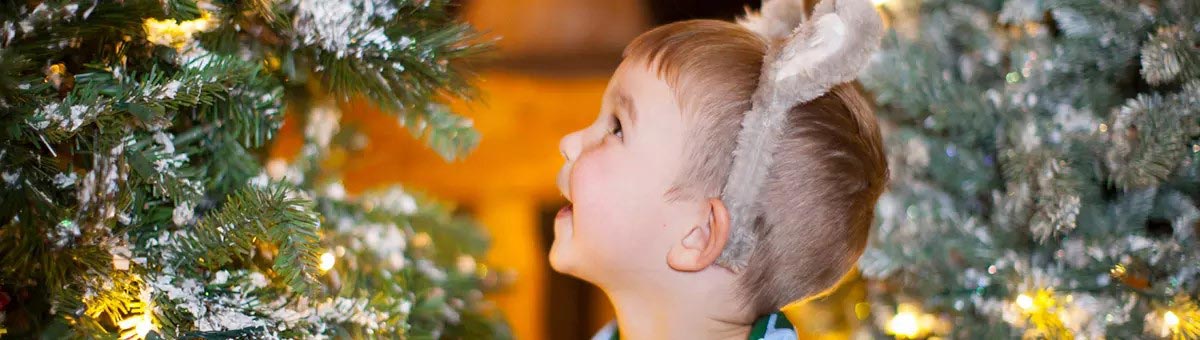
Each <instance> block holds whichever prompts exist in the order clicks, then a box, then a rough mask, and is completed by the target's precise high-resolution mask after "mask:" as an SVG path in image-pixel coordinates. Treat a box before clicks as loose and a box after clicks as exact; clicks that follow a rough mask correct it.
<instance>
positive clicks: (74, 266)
mask: <svg viewBox="0 0 1200 340" xmlns="http://www.w3.org/2000/svg"><path fill="white" fill-rule="evenodd" d="M447 7H448V1H446V0H346V1H324V0H292V1H288V0H244V1H234V0H212V1H193V0H161V1H160V0H125V1H92V0H79V1H66V0H46V1H10V2H4V4H3V5H0V127H2V131H0V172H2V175H3V180H2V182H0V336H15V337H34V336H40V337H45V338H60V337H89V338H91V337H95V338H116V337H120V338H142V337H147V336H149V337H166V338H179V337H186V338H195V337H203V338H228V337H247V336H252V337H284V338H298V337H299V338H308V337H339V338H340V337H402V338H404V337H407V338H417V339H420V338H439V337H445V338H491V337H506V333H505V332H506V331H505V327H504V325H503V324H502V323H501V322H500V321H499V319H498V316H496V315H494V314H493V313H492V312H491V311H489V310H488V309H486V308H484V307H485V306H486V304H485V303H484V302H483V301H482V300H481V295H482V294H481V289H484V286H485V285H484V284H483V282H484V281H485V280H484V276H483V275H484V273H485V272H486V270H477V267H479V266H481V265H480V264H477V263H476V262H475V261H474V259H475V258H476V257H478V256H479V255H481V252H482V251H484V248H485V246H486V241H485V239H484V238H483V236H482V235H481V234H480V233H479V232H478V230H477V229H476V228H475V226H474V225H473V224H472V223H471V222H470V221H469V220H466V219H463V218H459V217H453V216H452V215H451V214H450V212H449V211H448V209H447V208H446V207H443V206H440V205H438V204H436V203H434V202H429V201H427V200H425V199H421V198H415V197H414V196H412V195H410V194H409V193H406V192H405V191H403V190H401V189H400V188H398V187H392V188H383V189H379V190H374V191H372V192H368V193H364V194H361V195H355V196H349V195H347V194H346V193H345V191H344V190H343V189H341V185H340V184H339V183H340V182H339V181H338V179H337V178H336V174H332V173H329V172H327V171H323V170H322V168H321V166H320V165H321V163H322V160H323V159H324V158H326V157H327V156H328V155H329V150H330V149H331V148H334V147H340V146H338V145H339V144H346V143H361V141H360V140H358V139H356V138H350V137H346V136H344V135H345V134H342V133H338V131H339V130H338V128H337V120H338V114H337V105H336V102H337V101H339V100H344V99H346V98H351V97H362V98H366V99H368V100H370V101H371V102H373V103H374V104H376V105H378V106H379V107H381V108H384V109H386V110H388V111H391V112H396V114H397V116H398V121H399V123H400V124H405V125H406V126H408V127H409V128H410V130H411V131H412V132H414V134H415V136H416V137H417V138H422V139H424V140H426V141H428V142H429V144H430V145H431V146H432V147H433V148H434V149H435V150H436V151H438V152H439V153H440V154H442V155H443V156H445V157H447V158H454V157H457V156H458V155H460V154H462V153H463V152H466V151H468V150H469V149H471V148H472V147H473V146H474V144H475V143H476V140H477V137H476V135H475V132H474V131H473V130H471V128H470V125H469V121H467V120H465V119H462V118H460V117H458V116H455V115H453V114H451V113H449V112H447V111H446V110H445V108H444V107H443V106H441V105H439V104H438V100H440V99H443V98H446V97H447V96H465V95H469V94H470V88H469V87H468V86H467V85H466V79H465V78H466V77H467V74H464V73H463V70H461V69H460V68H461V66H462V62H463V60H464V58H467V57H469V56H471V55H473V54H476V53H477V52H479V51H481V48H484V47H483V45H480V44H477V43H476V42H478V37H477V36H476V34H475V33H473V32H472V30H471V29H470V27H468V26H466V25H464V24H461V23H459V22H456V21H454V20H453V18H452V16H451V15H450V14H449V13H448V12H447V9H448V8H447ZM285 111H286V112H290V114H293V115H295V116H297V117H298V118H299V119H298V120H299V121H301V122H302V125H303V126H304V130H305V137H306V138H305V143H304V146H303V148H302V151H301V155H299V157H297V158H296V159H297V160H296V161H293V162H292V163H290V164H288V163H284V162H282V161H273V162H270V163H269V164H268V165H265V166H264V164H263V163H264V162H265V158H266V152H265V146H266V145H267V144H268V143H269V142H270V141H271V138H272V136H273V134H274V133H275V132H276V131H277V129H278V128H279V126H280V124H281V122H282V117H283V115H284V112H285ZM493 275H494V274H493Z"/></svg>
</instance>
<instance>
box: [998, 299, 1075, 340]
mask: <svg viewBox="0 0 1200 340" xmlns="http://www.w3.org/2000/svg"><path fill="white" fill-rule="evenodd" d="M1013 304H1014V305H1016V306H1017V307H1018V308H1020V310H1021V313H1023V314H1024V316H1025V318H1026V319H1025V320H1028V321H1029V322H1031V323H1032V324H1033V327H1034V329H1035V330H1036V331H1037V333H1038V334H1039V336H1040V337H1042V338H1045V339H1072V338H1073V337H1074V334H1072V333H1071V330H1070V329H1067V326H1066V324H1065V323H1063V320H1062V314H1063V313H1064V310H1063V308H1064V307H1063V305H1062V304H1061V303H1060V301H1059V298H1058V297H1056V296H1055V295H1054V291H1053V290H1051V289H1038V290H1036V291H1033V292H1030V293H1021V294H1020V295H1017V297H1016V299H1014V301H1013Z"/></svg>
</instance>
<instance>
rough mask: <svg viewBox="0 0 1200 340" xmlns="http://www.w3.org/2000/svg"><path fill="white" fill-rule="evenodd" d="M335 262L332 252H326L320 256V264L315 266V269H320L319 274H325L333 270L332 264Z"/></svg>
mask: <svg viewBox="0 0 1200 340" xmlns="http://www.w3.org/2000/svg"><path fill="white" fill-rule="evenodd" d="M336 260H337V258H336V257H334V256H333V252H331V251H326V252H325V253H324V254H321V263H320V264H318V265H317V268H320V269H321V272H327V271H329V270H330V269H333V264H334V262H335V261H336Z"/></svg>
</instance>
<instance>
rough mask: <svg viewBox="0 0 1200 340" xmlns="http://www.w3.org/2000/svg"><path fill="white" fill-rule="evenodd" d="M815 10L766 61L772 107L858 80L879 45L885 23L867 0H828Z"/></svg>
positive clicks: (787, 103) (789, 104) (790, 104)
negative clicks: (772, 56)
mask: <svg viewBox="0 0 1200 340" xmlns="http://www.w3.org/2000/svg"><path fill="white" fill-rule="evenodd" d="M813 12H814V13H813V16H812V18H813V19H812V20H809V21H807V22H804V23H802V24H800V27H797V28H796V32H795V33H794V34H793V35H792V37H791V38H790V39H789V40H788V41H787V42H786V43H785V44H784V45H783V46H782V48H781V50H780V51H779V53H778V54H776V55H775V58H774V60H767V61H766V62H767V65H768V66H767V67H766V69H765V72H767V73H769V74H770V76H771V77H770V78H769V79H770V80H772V81H773V82H774V84H770V85H772V87H773V88H774V89H773V90H774V91H773V94H772V95H771V96H770V97H771V98H764V99H767V100H770V101H772V103H771V104H772V106H775V105H782V106H787V107H789V108H790V107H791V106H794V105H796V104H799V103H803V102H807V101H809V100H812V99H815V98H816V97H819V96H821V95H822V94H825V93H826V92H829V90H830V89H832V88H833V87H834V86H836V85H837V84H841V83H845V82H849V81H851V80H854V78H857V77H858V72H859V71H860V70H862V68H863V67H864V66H865V65H866V64H867V59H868V58H870V57H871V54H872V53H874V52H875V49H877V48H878V47H879V41H880V39H881V38H882V37H883V21H882V20H881V19H880V18H879V13H878V12H876V11H875V7H874V6H871V4H870V2H869V1H867V0H824V1H821V2H820V3H818V4H817V7H816V8H815V9H814V11H813ZM780 100H782V102H779V101H780Z"/></svg>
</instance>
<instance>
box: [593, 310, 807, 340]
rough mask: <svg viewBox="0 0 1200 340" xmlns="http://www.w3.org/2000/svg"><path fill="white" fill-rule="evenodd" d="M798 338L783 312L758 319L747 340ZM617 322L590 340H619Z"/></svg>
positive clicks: (601, 329) (610, 324)
mask: <svg viewBox="0 0 1200 340" xmlns="http://www.w3.org/2000/svg"><path fill="white" fill-rule="evenodd" d="M797 337H798V335H797V334H796V329H795V327H793V326H792V322H791V321H790V320H788V318H787V316H786V315H784V314H783V312H775V313H771V314H769V315H766V316H763V317H761V318H758V320H756V321H754V325H753V326H751V327H750V336H749V337H747V338H748V339H749V340H795V339H796V338H797ZM620 339H621V334H620V332H619V331H618V330H617V321H616V320H613V321H609V322H608V324H606V325H604V327H603V328H600V331H599V332H596V335H595V336H592V340H620Z"/></svg>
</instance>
